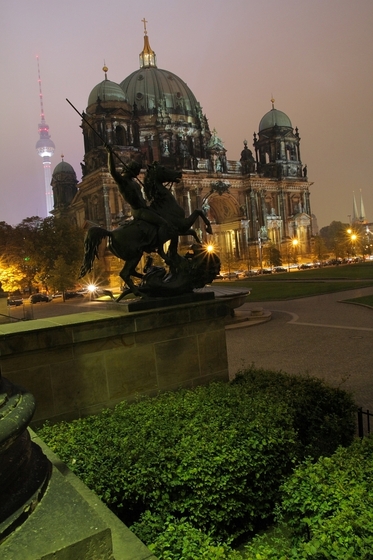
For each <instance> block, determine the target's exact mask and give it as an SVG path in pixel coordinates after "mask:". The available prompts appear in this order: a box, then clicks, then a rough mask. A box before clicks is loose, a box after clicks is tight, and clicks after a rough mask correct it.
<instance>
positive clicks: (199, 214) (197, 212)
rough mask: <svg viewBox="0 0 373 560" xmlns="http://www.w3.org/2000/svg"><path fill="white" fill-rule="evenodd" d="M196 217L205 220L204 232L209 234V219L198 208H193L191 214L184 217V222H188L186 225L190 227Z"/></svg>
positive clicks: (210, 232)
mask: <svg viewBox="0 0 373 560" xmlns="http://www.w3.org/2000/svg"><path fill="white" fill-rule="evenodd" d="M198 218H201V219H202V220H203V221H204V222H205V224H206V232H207V233H209V234H210V235H211V234H212V227H211V223H210V220H209V219H208V218H207V217H206V216H205V214H204V213H203V212H202V210H199V209H197V210H193V212H192V213H191V215H190V216H189V217H188V218H186V219H185V222H186V224H188V227H190V226H192V225H193V224H194V222H196V221H197V219H198ZM192 235H193V234H192Z"/></svg>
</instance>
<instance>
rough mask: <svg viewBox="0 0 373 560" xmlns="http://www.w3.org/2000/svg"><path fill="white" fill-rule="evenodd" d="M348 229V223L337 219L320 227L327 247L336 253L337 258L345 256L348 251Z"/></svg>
mask: <svg viewBox="0 0 373 560" xmlns="http://www.w3.org/2000/svg"><path fill="white" fill-rule="evenodd" d="M347 229H348V224H344V223H342V222H336V221H334V222H332V223H331V224H330V225H329V226H326V227H323V228H321V229H320V236H321V237H322V238H323V240H324V242H325V245H326V247H327V249H328V250H329V251H332V252H333V253H334V255H335V258H336V259H338V258H339V257H343V256H344V255H345V254H346V252H347V245H346V241H347V237H346V232H347Z"/></svg>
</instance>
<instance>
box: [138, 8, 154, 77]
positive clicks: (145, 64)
mask: <svg viewBox="0 0 373 560" xmlns="http://www.w3.org/2000/svg"><path fill="white" fill-rule="evenodd" d="M141 21H142V22H143V24H144V48H143V50H142V52H141V53H140V55H139V58H140V68H149V67H151V66H152V67H153V68H157V57H156V56H155V52H154V51H153V50H152V48H151V47H150V43H149V37H148V32H147V30H146V24H147V23H148V22H147V21H146V19H145V18H143V19H142V20H141Z"/></svg>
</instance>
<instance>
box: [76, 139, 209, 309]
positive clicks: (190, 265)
mask: <svg viewBox="0 0 373 560" xmlns="http://www.w3.org/2000/svg"><path fill="white" fill-rule="evenodd" d="M105 147H106V149H107V152H108V168H109V171H110V173H111V175H112V177H113V179H114V180H115V182H116V184H117V186H118V188H119V192H120V193H121V195H122V197H123V198H124V200H125V201H126V202H127V204H129V206H130V207H131V212H132V216H133V219H132V220H130V221H127V222H126V223H125V224H123V225H121V226H119V227H118V228H116V229H114V230H112V231H109V230H106V229H104V228H102V227H98V226H93V227H91V228H90V229H89V230H88V232H87V234H86V237H85V241H84V249H85V254H84V260H83V264H82V267H81V270H80V278H82V277H83V276H85V275H86V274H87V273H88V272H90V271H91V270H92V268H93V263H94V260H95V258H98V248H99V246H100V244H101V243H102V241H103V239H105V238H107V239H108V248H109V250H110V251H111V252H112V253H113V254H114V255H115V256H116V257H118V258H119V259H122V260H123V261H125V264H124V267H123V268H122V270H121V272H120V273H119V275H120V277H121V278H122V280H123V281H124V283H125V288H124V290H123V292H122V293H121V294H120V296H119V297H118V298H117V301H120V300H121V299H122V298H123V297H124V296H125V295H127V294H128V293H130V292H132V293H133V294H134V295H136V296H139V297H143V298H145V297H164V296H175V295H181V294H183V293H190V292H193V290H194V289H196V288H202V287H203V286H205V285H206V284H207V283H210V282H212V281H213V280H214V278H216V276H217V275H218V274H219V271H220V260H219V258H218V257H217V255H216V254H214V253H213V252H211V251H210V252H209V251H208V250H207V247H205V246H204V245H203V244H202V243H201V240H200V239H199V237H198V235H197V233H196V231H195V230H194V229H193V228H192V226H193V224H194V223H195V222H196V221H197V219H198V218H201V219H202V220H203V222H204V223H205V226H206V232H207V233H208V234H212V228H211V224H210V221H209V220H208V218H207V217H206V216H205V214H204V213H203V211H202V210H199V209H197V210H194V212H192V214H191V215H190V216H188V217H186V216H185V212H184V209H183V208H182V207H181V206H180V205H179V204H178V203H177V201H176V199H175V197H174V196H173V194H172V192H171V188H172V185H173V184H174V183H179V182H180V180H181V177H182V174H181V171H178V170H174V169H169V168H167V167H165V166H163V165H161V164H159V163H158V162H154V163H153V164H152V165H148V166H147V170H146V173H145V178H144V184H143V190H144V193H145V197H144V195H143V192H142V189H141V185H142V183H141V182H140V180H139V179H138V175H139V174H140V171H141V166H140V164H138V163H137V162H135V161H131V162H130V163H129V164H124V162H122V163H123V164H124V171H123V172H122V173H120V172H119V171H117V169H116V166H115V160H114V155H116V154H115V153H114V152H113V150H112V148H111V146H110V145H108V144H105ZM117 157H118V156H117ZM140 183H141V184H140ZM180 235H191V236H192V237H193V238H194V240H195V243H194V244H193V245H192V247H191V252H189V251H188V253H187V254H186V255H184V256H181V255H179V254H178V238H179V236H180ZM167 242H169V246H168V250H167V252H166V251H165V249H164V245H165V244H166V243H167ZM155 252H156V253H158V254H159V256H160V257H161V258H162V259H163V260H164V263H165V265H166V266H165V267H154V266H153V264H152V257H148V259H147V264H146V265H145V266H144V269H143V272H142V273H141V272H139V271H138V270H137V267H138V265H139V263H140V261H141V258H142V256H143V254H144V253H147V254H149V255H150V253H155ZM133 278H137V279H138V280H140V282H138V283H135V282H134V280H133Z"/></svg>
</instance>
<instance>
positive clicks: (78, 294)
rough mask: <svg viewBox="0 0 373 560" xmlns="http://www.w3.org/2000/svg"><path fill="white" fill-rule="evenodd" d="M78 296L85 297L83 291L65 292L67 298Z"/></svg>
mask: <svg viewBox="0 0 373 560" xmlns="http://www.w3.org/2000/svg"><path fill="white" fill-rule="evenodd" d="M77 297H84V294H82V293H81V292H65V299H73V298H77Z"/></svg>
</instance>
